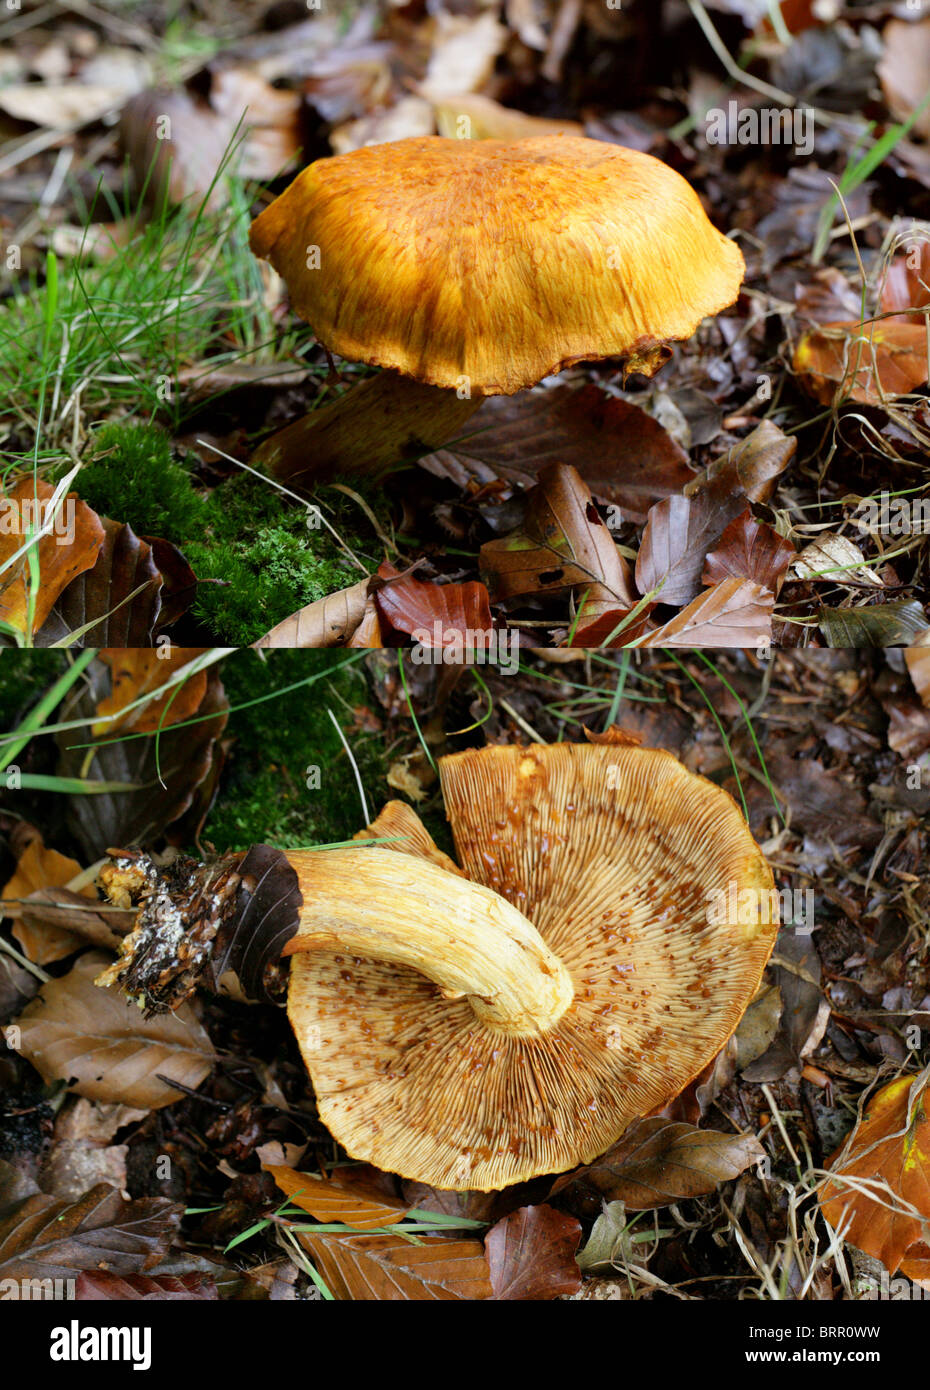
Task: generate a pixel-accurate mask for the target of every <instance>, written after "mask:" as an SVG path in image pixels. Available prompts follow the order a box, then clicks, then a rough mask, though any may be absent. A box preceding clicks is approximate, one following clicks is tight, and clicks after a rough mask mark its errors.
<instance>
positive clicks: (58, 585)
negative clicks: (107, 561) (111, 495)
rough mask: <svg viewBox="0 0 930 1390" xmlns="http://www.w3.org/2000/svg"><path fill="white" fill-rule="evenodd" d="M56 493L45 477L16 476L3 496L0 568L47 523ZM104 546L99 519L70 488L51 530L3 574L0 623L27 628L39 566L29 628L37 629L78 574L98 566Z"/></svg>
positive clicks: (1, 506) (0, 529) (0, 511)
mask: <svg viewBox="0 0 930 1390" xmlns="http://www.w3.org/2000/svg"><path fill="white" fill-rule="evenodd" d="M54 491H55V489H54V488H53V487H52V486H51V484H50V483H46V482H45V481H43V479H41V478H35V479H34V478H32V477H25V478H19V479H17V481H16V482H15V483H14V484H13V485H12V487H9V488H8V489H7V490H6V492H5V493H4V495H3V496H2V497H0V567H2V566H3V565H4V564H6V563H7V562H9V561H10V560H12V558H13V556H14V555H15V554H16V553H17V551H19V550H20V549H21V547H22V546H23V545H24V544H25V542H26V540H27V538H28V535H29V532H30V531H35V530H38V529H39V528H40V527H41V526H42V525H43V524H45V523H46V522H47V520H48V519H49V515H48V504H49V502H50V501H51V498H52V496H53V494H54ZM36 500H37V501H38V508H36V505H35V504H36ZM72 508H73V512H72V511H71V509H72ZM65 522H67V525H65V524H64V523H65ZM72 522H73V530H72ZM102 545H103V525H102V523H101V521H100V518H99V517H98V516H97V514H96V512H93V511H91V509H90V507H88V506H87V504H86V502H82V501H81V499H80V498H79V497H78V496H77V495H76V494H75V493H73V492H69V493H68V495H67V497H66V498H64V500H63V501H62V502H61V504H60V508H59V512H58V519H57V521H56V523H55V525H54V526H53V527H52V529H51V530H50V531H49V532H48V534H47V535H44V536H43V537H42V539H41V540H40V541H39V542H38V543H37V544H36V545H35V546H33V547H32V548H31V549H30V550H29V551H28V552H27V553H26V554H24V555H21V556H20V557H19V559H18V560H16V561H15V563H14V564H13V565H12V566H11V567H10V568H9V569H6V570H3V572H2V573H0V622H4V623H8V624H9V625H10V626H11V627H13V628H15V629H16V630H17V632H22V633H25V632H26V629H27V627H28V626H29V616H28V615H29V582H30V580H29V577H30V568H31V567H33V566H36V565H38V569H39V574H40V582H39V590H38V593H37V594H36V600H35V609H34V611H33V615H32V626H31V632H33V633H35V632H38V630H39V628H41V627H42V625H43V623H44V622H45V620H46V618H47V617H48V615H49V613H50V612H51V610H52V607H53V605H54V603H55V601H56V599H57V598H58V596H59V595H60V594H61V593H62V591H63V590H64V589H66V588H67V586H68V585H69V584H70V583H71V581H72V580H73V579H74V578H75V576H76V575H79V574H82V573H83V572H84V571H85V570H89V569H90V568H91V567H92V566H93V565H94V563H95V562H96V560H97V556H98V555H99V553H100V548H101V546H102Z"/></svg>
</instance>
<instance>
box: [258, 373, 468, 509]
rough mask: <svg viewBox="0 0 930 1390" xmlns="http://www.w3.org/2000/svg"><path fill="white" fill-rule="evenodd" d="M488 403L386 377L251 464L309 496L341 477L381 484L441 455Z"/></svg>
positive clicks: (318, 414)
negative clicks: (396, 468)
mask: <svg viewBox="0 0 930 1390" xmlns="http://www.w3.org/2000/svg"><path fill="white" fill-rule="evenodd" d="M483 399H484V397H483V396H480V395H474V396H468V397H466V398H465V399H460V398H459V396H458V395H457V394H456V392H455V391H451V390H446V389H444V388H443V387H439V386H427V385H424V384H423V383H422V382H419V381H414V380H413V379H412V378H410V377H404V376H400V375H399V374H398V373H397V372H387V371H385V372H379V373H378V374H377V376H372V377H368V378H367V379H366V380H365V381H361V382H359V383H358V384H357V385H356V386H352V387H351V388H350V389H349V390H348V391H347V392H346V393H345V394H344V395H342V396H340V397H339V399H338V400H336V401H333V402H332V403H331V404H330V405H324V406H321V407H320V408H319V410H314V411H311V412H310V414H309V415H303V416H301V418H300V419H299V420H295V421H294V422H293V424H290V425H287V426H286V427H285V428H284V429H283V430H278V432H277V434H273V435H271V436H270V438H268V439H266V440H265V441H264V443H262V444H261V445H259V447H258V449H257V450H256V452H255V455H254V457H253V460H252V461H253V463H254V462H256V461H257V463H258V465H259V466H261V467H264V468H266V469H268V471H269V472H270V473H272V474H273V475H274V476H275V477H276V478H280V479H282V480H284V481H286V482H288V483H289V484H290V485H291V486H296V487H301V486H302V487H304V488H310V487H312V486H314V485H315V484H317V483H323V482H326V481H327V480H328V479H329V478H331V477H333V475H334V474H337V473H338V475H339V477H340V478H341V479H345V478H352V477H372V476H377V475H378V474H380V473H383V472H385V470H386V469H388V468H390V467H391V466H392V464H395V463H398V462H402V461H405V460H412V459H417V458H421V457H422V456H423V455H424V454H429V453H432V452H433V450H434V449H440V448H442V446H443V445H444V444H447V443H448V442H449V440H450V439H454V438H455V435H456V433H457V431H458V430H459V428H460V427H461V426H462V425H464V423H465V421H466V420H468V419H469V418H470V417H471V416H472V415H474V413H475V411H476V410H477V409H478V407H479V406H480V405H481V403H482V401H483Z"/></svg>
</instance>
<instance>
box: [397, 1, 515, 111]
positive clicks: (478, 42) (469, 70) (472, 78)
mask: <svg viewBox="0 0 930 1390" xmlns="http://www.w3.org/2000/svg"><path fill="white" fill-rule="evenodd" d="M508 37H509V31H508V30H507V29H506V28H505V27H504V25H503V24H501V23H499V21H498V18H497V15H496V13H494V12H493V11H491V10H485V11H484V12H483V13H482V14H479V15H477V16H475V17H473V16H471V15H464V14H452V13H450V12H449V11H448V10H440V11H439V12H438V13H437V15H436V19H435V28H434V31H433V51H432V53H431V54H430V58H429V66H428V67H427V69H426V76H425V77H424V79H423V81H422V82H421V83H420V85H419V92H420V95H421V96H424V97H426V98H427V100H429V101H442V100H443V99H444V98H445V97H448V96H450V95H451V94H453V93H455V92H474V91H477V90H478V88H479V87H482V86H484V84H485V82H486V81H487V80H488V78H489V77H490V76H491V72H492V70H493V68H494V60H495V58H496V57H497V55H498V54H499V53H501V52H502V51H503V49H504V45H505V44H506V43H507V39H508Z"/></svg>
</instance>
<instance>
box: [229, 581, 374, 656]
mask: <svg viewBox="0 0 930 1390" xmlns="http://www.w3.org/2000/svg"><path fill="white" fill-rule="evenodd" d="M370 584H371V581H370V580H369V579H360V580H359V582H358V583H357V584H352V585H350V586H349V588H348V589H340V590H339V592H338V593H335V594H327V595H326V597H325V598H318V599H316V600H315V601H314V602H313V603H308V604H307V606H306V608H301V609H299V610H298V611H297V612H296V613H292V614H291V615H290V617H288V618H284V619H282V621H281V622H280V623H277V624H276V626H275V627H273V628H271V630H270V631H269V632H266V633H265V635H264V637H259V639H258V641H257V642H253V643H252V645H253V647H349V646H358V645H361V646H366V647H380V646H382V645H383V644H382V641H381V633H380V631H378V632H370V633H369V637H370V638H377V640H366V641H364V642H354V641H353V640H352V639H353V638H355V637H356V636H358V635H360V633H361V629H362V626H363V625H364V621H365V618H366V616H367V615H368V614H369V613H374V612H375V610H374V604H373V602H372V601H371V600H370V599H369V587H370ZM375 626H377V618H376V617H375Z"/></svg>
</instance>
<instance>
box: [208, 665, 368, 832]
mask: <svg viewBox="0 0 930 1390" xmlns="http://www.w3.org/2000/svg"><path fill="white" fill-rule="evenodd" d="M222 674H223V684H224V685H225V687H226V691H227V694H228V695H229V699H230V704H231V705H232V706H233V713H232V714H231V715H230V720H229V726H228V732H229V734H230V735H231V736H232V737H233V738H234V740H235V742H234V744H233V747H232V749H231V751H230V755H229V760H228V762H227V764H226V767H225V769H224V772H223V777H222V781H221V784H220V790H219V795H218V796H217V800H216V804H215V805H214V807H213V809H212V811H211V812H210V815H209V817H208V819H207V823H206V826H205V828H204V832H203V838H204V839H205V840H208V841H210V843H212V844H214V845H215V846H216V848H217V849H218V850H227V849H244V848H247V847H248V846H249V845H252V844H257V843H262V842H265V843H268V844H273V845H278V846H280V847H281V848H283V849H289V848H291V849H293V848H298V847H300V846H303V845H314V844H332V843H333V842H339V841H342V840H348V839H351V838H352V836H353V835H354V834H355V833H356V832H357V831H358V830H360V829H361V827H362V826H363V825H364V823H365V822H364V819H363V816H362V807H361V800H360V798H359V793H358V787H357V786H356V782H355V775H354V773H353V771H352V767H351V765H350V763H349V759H348V757H347V755H346V752H345V749H344V748H343V746H342V742H341V740H340V738H339V734H338V732H337V731H336V728H335V727H334V725H333V722H332V720H331V719H330V717H329V714H328V713H327V711H328V710H330V709H331V710H332V711H333V714H334V715H335V716H336V719H337V720H338V721H339V724H340V727H341V728H342V729H343V730H344V732H345V736H346V739H347V741H348V743H349V746H350V747H351V749H352V753H353V756H354V757H355V760H356V763H357V764H358V768H359V772H360V774H361V777H362V784H363V786H364V788H365V795H366V797H367V800H368V808H369V811H370V813H371V815H372V816H374V815H376V814H377V812H378V811H379V810H380V809H381V807H382V805H383V804H384V802H385V801H386V800H387V799H388V796H389V795H391V794H392V793H390V789H389V788H388V787H387V784H386V782H385V773H386V770H387V761H386V755H385V749H384V745H383V742H382V739H381V735H380V734H378V733H373V732H371V731H369V730H367V729H365V730H362V729H361V728H358V727H355V721H354V719H353V715H352V711H353V710H354V709H357V708H359V707H360V706H364V705H370V704H371V695H370V691H369V688H368V682H367V678H366V675H365V667H364V664H363V663H362V662H361V661H359V660H358V658H357V656H350V655H348V654H343V653H338V654H337V653H335V652H329V651H320V652H314V651H285V650H276V651H272V652H269V653H267V654H266V655H265V656H264V657H263V656H261V655H260V654H259V653H258V652H237V653H235V654H234V655H232V656H231V657H229V658H228V660H226V661H225V662H224V663H223V672H222ZM291 686H296V687H297V688H296V689H291V690H287V688H288V687H291ZM284 690H287V693H285V694H278V695H275V697H274V698H273V699H269V700H265V701H264V702H263V703H259V704H256V703H251V702H253V701H256V700H260V699H261V697H262V696H266V695H270V694H272V693H273V692H275V691H284ZM243 706H247V707H244V708H241V707H243ZM237 707H240V708H237ZM366 722H367V721H366Z"/></svg>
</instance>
